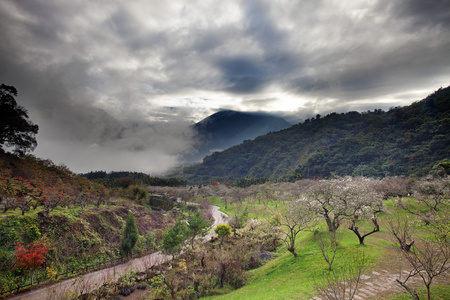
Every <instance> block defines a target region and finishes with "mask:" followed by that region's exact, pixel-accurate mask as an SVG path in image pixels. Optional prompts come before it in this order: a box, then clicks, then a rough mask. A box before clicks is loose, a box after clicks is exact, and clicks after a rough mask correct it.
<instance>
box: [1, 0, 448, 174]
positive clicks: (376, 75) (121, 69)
mask: <svg viewBox="0 0 450 300" xmlns="http://www.w3.org/2000/svg"><path fill="white" fill-rule="evenodd" d="M0 30H1V36H2V39H1V43H0V66H1V68H0V82H1V83H5V84H8V85H13V86H15V87H16V88H17V89H18V92H19V96H18V98H17V100H18V102H19V103H20V104H21V105H23V106H25V107H26V108H27V109H28V110H29V113H30V117H31V120H32V121H33V122H34V123H36V124H38V125H39V126H40V132H39V134H38V143H39V145H38V148H37V149H36V151H35V154H36V155H37V156H39V157H42V158H50V159H52V160H53V161H54V162H55V163H58V164H60V163H64V164H66V165H67V166H68V167H69V168H71V169H72V170H74V171H75V172H86V171H90V170H107V171H110V170H132V171H143V172H147V173H151V174H157V173H159V172H163V171H165V170H167V169H168V168H170V167H173V166H175V165H176V164H177V163H178V157H179V155H180V154H181V153H184V152H188V151H190V149H191V146H192V143H193V139H194V137H193V135H192V132H190V130H189V125H190V124H193V123H194V122H196V121H199V120H201V119H202V118H204V117H206V116H208V115H210V114H212V113H214V112H215V111H217V110H218V109H220V108H228V109H235V110H242V111H267V112H276V113H277V114H281V115H283V116H285V118H286V119H287V120H288V121H290V122H298V121H301V120H302V119H304V118H307V117H310V116H312V115H314V114H316V113H320V114H323V115H324V114H327V113H330V112H333V111H336V112H346V111H350V110H357V111H363V110H368V109H375V108H382V109H389V107H392V106H403V105H409V104H410V103H411V102H413V101H416V100H420V99H422V98H424V97H425V96H427V95H428V94H430V93H432V92H433V91H434V90H436V89H438V88H439V87H441V86H442V87H446V86H448V85H449V84H450V55H449V53H450V0H440V1H439V0H432V1H426V0H404V1H331V0H298V1H293V0H282V1H275V0H258V1H256V0H241V1H237V0H230V1H215V0H211V1H200V0H198V1H195V0H189V1H181V0H171V1H156V0H152V1H113V0H110V1H89V0H84V1H82V0H72V1H56V0H28V1H27V0H20V1H17V0H2V1H1V2H0Z"/></svg>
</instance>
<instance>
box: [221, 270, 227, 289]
mask: <svg viewBox="0 0 450 300" xmlns="http://www.w3.org/2000/svg"><path fill="white" fill-rule="evenodd" d="M220 267H221V272H220V287H221V288H223V282H224V280H225V271H226V266H225V264H221V266H220Z"/></svg>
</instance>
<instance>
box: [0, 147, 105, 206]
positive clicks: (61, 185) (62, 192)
mask: <svg viewBox="0 0 450 300" xmlns="http://www.w3.org/2000/svg"><path fill="white" fill-rule="evenodd" d="M107 198H108V190H107V189H106V188H105V187H104V186H103V185H101V184H99V183H96V182H92V181H89V180H88V179H86V178H84V177H80V176H77V175H76V174H74V173H73V172H71V171H70V170H69V169H67V168H66V167H65V166H57V165H55V164H53V162H51V161H50V160H43V159H39V158H36V157H34V156H32V155H26V156H23V157H17V156H15V155H12V154H6V153H0V205H1V206H2V208H3V212H7V211H8V210H10V209H16V208H19V209H20V210H21V211H22V214H25V213H26V212H27V211H29V210H30V209H31V208H34V209H36V208H37V207H38V206H43V207H44V208H45V209H46V210H52V209H53V208H55V207H57V206H66V207H70V206H81V207H84V206H86V205H89V204H95V205H97V206H98V205H100V204H102V203H104V202H105V201H106V200H107Z"/></svg>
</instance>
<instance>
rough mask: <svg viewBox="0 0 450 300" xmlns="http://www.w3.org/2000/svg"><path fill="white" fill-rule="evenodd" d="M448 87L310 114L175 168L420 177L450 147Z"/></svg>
mask: <svg viewBox="0 0 450 300" xmlns="http://www.w3.org/2000/svg"><path fill="white" fill-rule="evenodd" d="M448 132H450V87H447V88H445V89H439V90H438V91H436V92H435V93H433V94H431V95H430V96H428V97H427V98H426V99H424V100H422V101H419V102H416V103H413V104H411V105H410V106H406V107H397V108H392V109H391V110H389V111H388V112H384V111H382V110H378V109H377V110H374V111H368V112H364V113H358V112H348V113H345V114H344V113H341V114H337V113H331V114H329V115H327V116H325V117H321V116H320V115H317V116H316V117H315V118H312V119H307V120H305V121H304V122H303V123H301V124H297V125H294V126H292V127H290V128H288V129H285V130H282V131H279V132H274V133H269V134H267V135H264V136H260V137H258V138H256V139H254V140H252V141H244V143H242V144H241V145H238V146H235V147H232V148H230V149H227V150H225V151H223V152H216V153H213V154H212V155H210V156H207V157H205V158H204V160H203V162H202V163H201V164H197V165H193V166H189V167H186V168H184V169H183V176H184V177H185V178H187V179H188V180H191V181H209V180H211V179H219V180H220V179H227V180H233V179H239V178H244V177H248V178H263V177H268V178H282V177H285V178H286V177H288V178H289V177H290V178H298V177H301V178H317V177H320V178H326V177H330V176H332V175H333V174H334V175H339V176H344V175H361V174H363V175H369V176H377V177H381V176H385V175H390V176H400V175H403V176H423V175H426V174H429V172H430V171H431V170H432V168H433V167H434V166H435V165H436V164H437V163H439V162H441V161H443V160H445V159H448V155H449V153H450V136H449V135H448Z"/></svg>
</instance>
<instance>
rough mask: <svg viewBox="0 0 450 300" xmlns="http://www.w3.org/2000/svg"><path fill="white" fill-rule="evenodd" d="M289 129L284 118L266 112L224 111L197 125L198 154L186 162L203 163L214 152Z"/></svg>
mask: <svg viewBox="0 0 450 300" xmlns="http://www.w3.org/2000/svg"><path fill="white" fill-rule="evenodd" d="M290 126H291V124H289V123H288V122H287V121H286V120H284V119H283V118H281V117H278V116H275V115H271V114H267V113H261V112H240V111H234V110H221V111H219V112H217V113H215V114H213V115H211V116H209V117H207V118H205V119H203V120H202V121H200V122H198V123H196V124H194V126H193V129H194V131H195V132H196V134H197V139H198V142H197V144H196V145H195V148H196V153H194V154H192V155H190V156H189V157H188V158H187V160H190V161H200V160H201V159H202V158H204V157H205V156H207V155H210V154H211V153H213V152H215V151H221V150H225V149H227V148H229V147H232V146H234V145H238V144H240V143H242V142H243V141H244V140H249V139H254V138H256V137H258V136H260V135H264V134H266V133H268V132H272V131H279V130H281V129H285V128H288V127H290Z"/></svg>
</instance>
